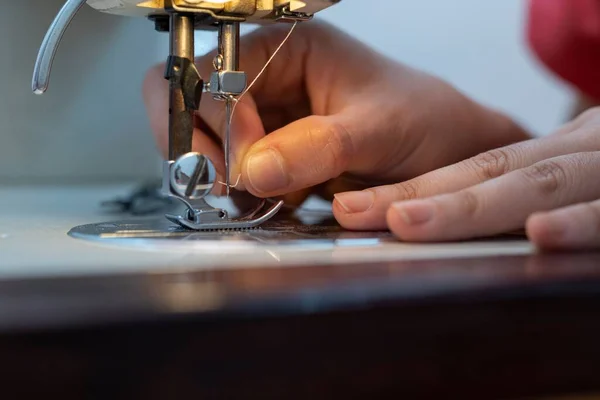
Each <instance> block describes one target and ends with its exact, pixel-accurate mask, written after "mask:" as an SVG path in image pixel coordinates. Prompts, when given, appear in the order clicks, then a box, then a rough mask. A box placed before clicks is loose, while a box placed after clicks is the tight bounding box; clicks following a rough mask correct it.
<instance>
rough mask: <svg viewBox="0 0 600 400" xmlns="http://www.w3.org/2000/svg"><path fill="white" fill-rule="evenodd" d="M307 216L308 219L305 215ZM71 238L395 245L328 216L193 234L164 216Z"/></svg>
mask: <svg viewBox="0 0 600 400" xmlns="http://www.w3.org/2000/svg"><path fill="white" fill-rule="evenodd" d="M302 214H304V215H302ZM69 235H70V236H72V237H74V238H78V239H85V240H92V241H101V242H104V243H112V244H115V245H127V246H144V247H147V246H154V245H158V244H159V243H157V241H159V242H160V244H161V245H167V246H168V243H169V242H171V243H173V244H175V242H176V243H177V245H178V246H179V245H181V244H182V243H181V241H188V242H189V241H194V242H196V243H198V242H217V243H215V244H216V245H219V246H220V245H224V244H229V245H235V244H240V245H244V246H247V245H254V246H261V245H265V246H273V245H283V246H307V245H308V246H318V247H322V246H327V247H336V246H344V247H346V246H350V247H355V246H356V247H360V246H372V245H376V244H379V243H382V242H389V241H393V240H394V239H393V237H392V235H391V234H390V233H389V232H351V231H346V230H344V229H343V228H341V227H340V226H339V225H338V224H337V223H336V222H335V220H334V219H333V218H332V217H331V216H327V215H326V214H320V215H319V214H311V213H302V212H299V213H295V214H294V215H290V214H288V215H286V214H283V215H281V216H278V217H276V218H275V219H274V220H271V221H268V222H266V223H265V224H263V225H261V226H260V227H259V228H255V229H247V230H215V231H199V232H198V231H189V230H186V229H184V228H181V227H179V226H177V225H174V224H173V223H171V222H169V221H168V220H166V219H165V218H164V217H163V216H154V217H149V218H134V219H129V220H122V221H115V222H105V223H96V224H88V225H81V226H77V227H75V228H73V229H71V231H70V232H69Z"/></svg>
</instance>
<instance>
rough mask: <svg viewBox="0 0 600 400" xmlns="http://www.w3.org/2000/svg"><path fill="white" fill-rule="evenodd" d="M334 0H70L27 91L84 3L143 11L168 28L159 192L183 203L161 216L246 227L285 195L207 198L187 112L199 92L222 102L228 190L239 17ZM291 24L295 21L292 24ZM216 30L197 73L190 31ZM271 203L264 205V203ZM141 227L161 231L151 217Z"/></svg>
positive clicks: (47, 67) (37, 87) (205, 226)
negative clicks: (229, 200)
mask: <svg viewBox="0 0 600 400" xmlns="http://www.w3.org/2000/svg"><path fill="white" fill-rule="evenodd" d="M337 2H339V0H304V1H295V0H211V1H201V0H154V1H141V0H88V1H86V0H69V1H67V2H66V3H65V5H64V7H63V8H62V9H61V11H60V12H59V14H58V15H57V17H56V19H55V21H54V22H53V24H52V26H51V27H50V29H49V31H48V33H47V35H46V37H45V39H44V42H43V43H42V46H41V49H40V52H39V55H38V58H37V61H36V65H35V71H34V76H33V83H32V86H33V91H34V92H35V93H37V94H42V93H44V92H45V91H46V90H47V89H48V84H49V80H50V71H51V68H52V62H53V59H54V56H55V55H56V52H57V50H58V46H59V43H60V41H61V38H62V36H63V34H64V33H65V31H66V29H67V27H68V26H69V24H70V22H71V21H72V19H73V18H74V17H75V15H76V14H77V12H78V11H79V10H80V9H81V7H83V6H84V5H85V4H86V3H87V4H88V5H90V6H91V7H93V8H95V9H96V10H98V11H101V12H106V13H112V14H120V15H127V16H142V17H148V18H149V19H150V20H152V21H153V22H154V24H155V28H156V29H157V30H158V31H162V32H169V35H170V50H169V56H168V59H167V63H166V71H165V78H166V79H168V80H169V82H170V86H169V91H170V105H169V110H165V113H166V112H168V113H169V160H167V161H166V162H165V164H164V168H163V186H162V191H163V194H164V195H165V196H169V197H172V198H175V199H177V200H179V201H181V202H182V203H183V204H184V205H185V208H186V210H185V211H184V212H182V213H180V214H168V215H166V218H167V219H168V220H169V221H171V222H172V223H174V224H176V225H179V226H180V227H182V228H185V229H187V230H192V231H204V230H222V229H248V228H254V227H257V226H259V225H261V224H263V223H264V222H266V221H268V220H270V219H271V218H272V217H273V216H275V215H276V214H277V213H278V211H279V210H280V209H281V208H282V207H283V205H284V204H283V202H281V201H280V202H275V203H274V204H272V205H271V204H270V203H269V202H268V201H267V200H262V201H261V202H260V203H259V204H258V205H257V207H255V208H254V209H253V210H251V211H250V212H249V213H247V214H246V215H243V216H241V217H237V218H236V217H231V216H230V214H229V212H228V211H227V210H226V209H224V208H215V207H213V206H211V205H209V204H208V203H207V202H206V200H205V198H206V196H207V195H209V194H210V193H211V192H212V190H213V189H214V186H215V183H216V171H215V168H214V165H213V164H212V162H211V161H210V160H209V159H208V158H206V157H204V156H203V155H202V154H198V153H192V152H191V150H192V133H193V120H194V116H193V113H194V111H195V110H198V108H199V106H200V100H201V97H202V94H203V92H205V93H209V94H210V95H211V96H212V97H213V99H215V100H216V101H223V102H224V103H225V107H226V117H225V118H226V126H227V128H226V132H225V133H224V140H223V145H224V154H225V166H226V173H225V175H226V185H225V186H226V188H227V194H228V195H229V191H230V188H231V185H230V182H229V179H230V174H229V154H230V123H231V118H232V112H233V110H234V108H235V107H234V102H235V101H237V98H238V97H240V96H241V95H243V93H244V90H245V89H246V88H247V75H246V73H245V72H244V71H240V69H239V45H240V43H239V41H240V24H241V23H243V22H250V23H259V24H268V23H276V22H288V23H290V22H291V23H294V24H296V23H298V22H302V21H307V20H310V19H311V18H312V16H313V15H314V14H315V13H316V12H318V11H321V10H323V9H325V8H327V7H329V6H331V5H333V4H335V3H337ZM294 26H295V25H294ZM195 29H216V30H218V55H217V56H216V57H215V60H214V63H213V64H214V72H212V74H211V75H210V77H206V78H207V80H206V81H205V77H202V76H200V74H199V72H198V70H197V69H196V67H195V65H194V30H195ZM268 205H269V206H270V207H269V208H268V209H266V207H267V206H268ZM150 225H151V226H147V227H144V229H142V230H146V231H147V230H154V231H164V224H160V223H158V224H157V223H156V221H154V222H153V223H151V224H150Z"/></svg>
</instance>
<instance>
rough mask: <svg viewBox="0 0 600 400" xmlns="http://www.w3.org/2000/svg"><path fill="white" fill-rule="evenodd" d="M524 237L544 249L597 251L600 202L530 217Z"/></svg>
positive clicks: (599, 245) (599, 241) (599, 238)
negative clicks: (526, 236)
mask: <svg viewBox="0 0 600 400" xmlns="http://www.w3.org/2000/svg"><path fill="white" fill-rule="evenodd" d="M527 235H528V237H529V239H530V240H531V241H532V242H533V243H534V244H535V245H537V246H538V247H539V248H541V249H545V250H586V249H594V248H596V249H597V248H600V200H596V201H593V202H590V203H581V204H576V205H572V206H568V207H565V208H562V209H559V210H555V211H549V212H540V213H536V214H533V215H532V216H531V217H530V218H529V219H528V220H527Z"/></svg>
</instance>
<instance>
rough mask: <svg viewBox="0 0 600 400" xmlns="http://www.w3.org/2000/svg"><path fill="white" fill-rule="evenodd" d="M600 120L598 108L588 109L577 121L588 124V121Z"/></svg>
mask: <svg viewBox="0 0 600 400" xmlns="http://www.w3.org/2000/svg"><path fill="white" fill-rule="evenodd" d="M598 118H600V107H598V106H596V107H592V108H588V109H587V110H585V111H584V112H582V113H581V114H580V115H579V116H578V117H577V120H580V121H583V122H587V121H592V120H596V119H598Z"/></svg>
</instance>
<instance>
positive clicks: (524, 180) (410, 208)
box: [387, 152, 600, 241]
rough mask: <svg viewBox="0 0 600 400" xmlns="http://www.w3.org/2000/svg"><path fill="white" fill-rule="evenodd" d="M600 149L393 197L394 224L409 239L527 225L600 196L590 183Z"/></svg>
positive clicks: (434, 238)
mask: <svg viewBox="0 0 600 400" xmlns="http://www.w3.org/2000/svg"><path fill="white" fill-rule="evenodd" d="M598 168H600V152H593V153H578V154H571V155H568V156H561V157H556V158H554V159H549V160H544V161H542V162H539V163H537V164H534V165H533V166H531V167H527V168H524V169H521V170H518V171H514V172H511V173H509V174H506V175H504V176H502V177H499V178H496V179H492V180H489V181H487V182H484V183H482V184H479V185H476V186H473V187H471V188H468V189H464V190H461V191H459V192H456V193H451V194H445V195H440V196H435V197H432V198H429V199H423V200H411V201H405V202H399V203H394V204H393V205H392V206H391V207H390V209H389V210H388V213H387V222H388V225H389V227H390V229H391V230H392V231H393V232H394V233H395V234H396V235H397V236H398V237H399V238H401V239H403V240H409V241H439V240H456V239H467V238H473V237H479V236H486V235H494V234H499V233H504V232H508V231H511V230H514V229H518V228H522V227H523V226H524V225H525V221H526V219H527V217H528V216H529V215H531V214H532V213H533V212H535V211H545V210H550V209H554V208H557V207H561V206H565V205H568V204H573V203H578V202H583V201H591V200H594V199H596V198H598V197H600V186H598V185H590V184H589V182H591V181H593V180H594V178H595V176H596V175H597V171H598Z"/></svg>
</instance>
